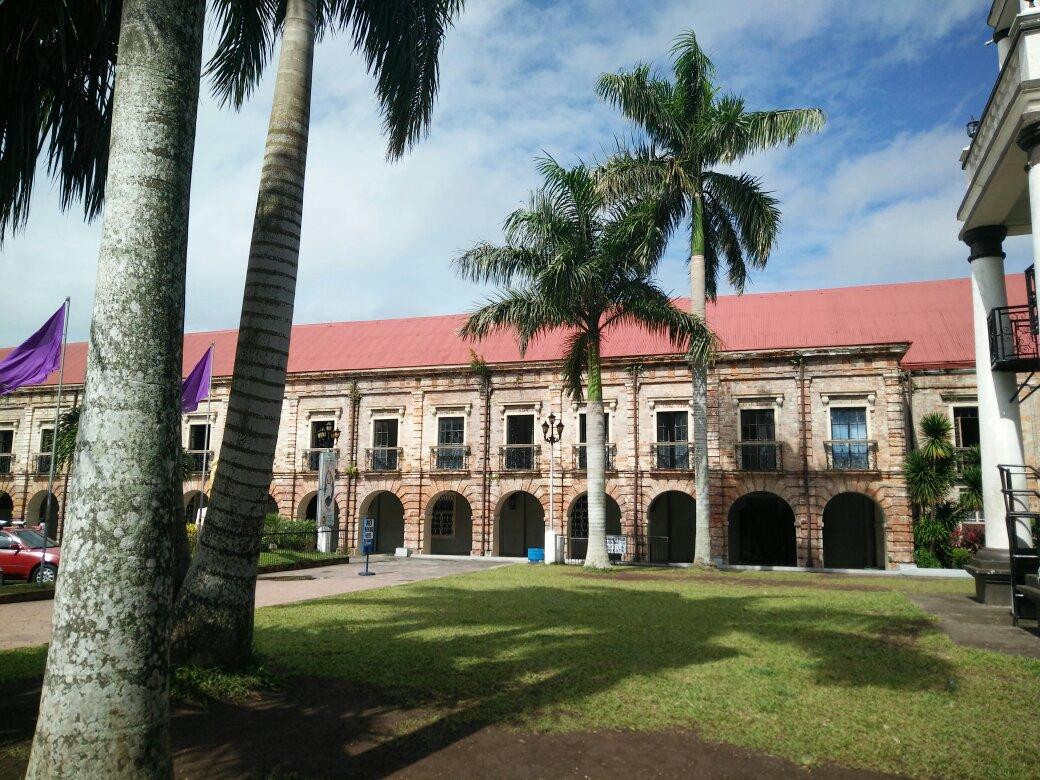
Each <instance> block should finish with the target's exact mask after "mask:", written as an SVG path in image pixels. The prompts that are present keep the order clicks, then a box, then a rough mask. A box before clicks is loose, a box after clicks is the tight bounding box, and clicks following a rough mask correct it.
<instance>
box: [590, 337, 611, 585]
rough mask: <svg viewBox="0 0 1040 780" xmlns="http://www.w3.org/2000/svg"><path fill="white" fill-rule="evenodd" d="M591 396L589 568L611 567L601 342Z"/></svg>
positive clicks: (593, 354) (594, 349)
mask: <svg viewBox="0 0 1040 780" xmlns="http://www.w3.org/2000/svg"><path fill="white" fill-rule="evenodd" d="M588 360H589V392H588V403H586V405H585V432H586V436H585V463H586V466H587V472H586V473H587V475H588V476H587V480H588V507H589V541H588V550H587V552H586V553H585V566H587V567H588V568H591V569H606V568H609V567H610V557H609V556H608V555H607V485H606V481H607V480H606V462H605V461H606V457H605V456H606V449H605V447H606V432H605V431H604V430H603V381H602V378H601V374H600V364H599V338H598V336H594V337H593V339H592V343H591V344H590V345H589V358H588Z"/></svg>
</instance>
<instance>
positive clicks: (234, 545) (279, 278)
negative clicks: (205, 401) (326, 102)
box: [173, 0, 315, 668]
mask: <svg viewBox="0 0 1040 780" xmlns="http://www.w3.org/2000/svg"><path fill="white" fill-rule="evenodd" d="M314 24H315V2H314V0H289V2H288V7H287V10H286V18H285V27H284V32H283V34H282V47H281V53H280V55H279V59H278V76H277V79H276V81H275V92H274V104H273V105H272V107H271V121H270V125H269V127H268V131H267V145H266V148H265V150H264V165H263V170H262V172H261V175H260V193H259V196H258V198H257V204H256V216H255V218H254V222H253V238H252V242H251V245H250V248H249V267H248V270H247V272H246V286H245V293H244V296H243V301H242V318H241V324H240V325H239V332H238V348H237V351H236V353H235V369H234V375H233V377H232V380H231V395H230V397H229V399H228V412H227V422H226V423H225V427H224V439H223V443H222V445H221V449H220V457H219V466H218V467H217V470H216V477H215V480H214V484H213V496H212V498H211V501H210V506H209V509H208V510H207V512H206V523H205V525H204V526H203V531H202V534H201V537H200V539H199V549H198V552H197V553H196V555H195V559H194V560H193V561H192V565H191V569H190V570H189V571H188V576H187V579H186V580H185V583H184V585H183V587H182V588H181V594H180V596H179V597H178V600H177V610H176V620H177V622H176V625H175V627H174V634H173V657H174V660H175V661H178V662H184V663H195V664H202V665H215V666H223V667H227V668H234V667H237V666H241V665H242V664H244V663H246V662H247V661H248V660H249V658H250V657H251V654H252V646H253V602H254V597H255V592H256V566H257V557H258V555H259V548H260V527H261V524H262V523H263V516H264V506H265V501H266V498H267V493H268V489H269V488H270V485H271V475H272V471H273V468H274V455H275V445H276V443H277V440H278V425H279V421H280V419H281V412H282V400H283V397H284V394H285V372H286V367H287V363H288V359H289V338H290V336H291V331H292V317H293V302H294V298H295V295H296V271H297V265H298V261H299V253H300V230H301V224H302V219H303V185H304V176H305V172H306V164H307V137H308V128H309V125H310V103H311V73H312V69H313V63H314V33H315V30H314Z"/></svg>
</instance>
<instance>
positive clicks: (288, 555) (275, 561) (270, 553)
mask: <svg viewBox="0 0 1040 780" xmlns="http://www.w3.org/2000/svg"><path fill="white" fill-rule="evenodd" d="M339 557H342V556H341V554H340V553H325V552H318V551H317V550H282V549H278V550H260V561H259V563H258V565H259V566H282V565H284V564H288V563H300V562H302V561H320V560H322V559H324V558H339Z"/></svg>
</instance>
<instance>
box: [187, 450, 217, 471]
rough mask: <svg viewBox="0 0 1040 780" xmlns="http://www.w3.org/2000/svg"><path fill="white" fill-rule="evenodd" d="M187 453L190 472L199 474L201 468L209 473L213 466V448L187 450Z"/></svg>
mask: <svg viewBox="0 0 1040 780" xmlns="http://www.w3.org/2000/svg"><path fill="white" fill-rule="evenodd" d="M187 455H188V457H189V458H191V473H192V474H201V473H202V470H203V469H205V470H206V473H207V474H209V472H210V469H211V468H212V467H213V450H187Z"/></svg>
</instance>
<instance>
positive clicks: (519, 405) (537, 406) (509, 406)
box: [498, 401, 542, 415]
mask: <svg viewBox="0 0 1040 780" xmlns="http://www.w3.org/2000/svg"><path fill="white" fill-rule="evenodd" d="M498 408H499V409H501V410H502V413H503V414H508V413H510V412H528V413H534V414H536V415H538V414H541V413H542V402H541V401H509V402H507V403H501V404H499V405H498Z"/></svg>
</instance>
